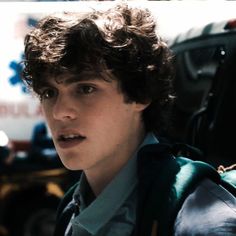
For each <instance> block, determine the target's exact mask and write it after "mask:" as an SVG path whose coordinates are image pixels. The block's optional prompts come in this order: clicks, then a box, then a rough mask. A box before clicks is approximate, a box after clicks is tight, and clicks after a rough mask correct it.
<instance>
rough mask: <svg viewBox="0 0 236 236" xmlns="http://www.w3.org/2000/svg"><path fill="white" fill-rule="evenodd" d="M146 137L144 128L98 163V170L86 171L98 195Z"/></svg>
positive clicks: (91, 185)
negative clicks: (110, 155)
mask: <svg viewBox="0 0 236 236" xmlns="http://www.w3.org/2000/svg"><path fill="white" fill-rule="evenodd" d="M144 137H145V131H144V128H142V129H141V131H140V132H139V133H138V134H136V136H133V135H132V137H131V138H128V139H126V142H124V143H123V145H122V146H120V148H119V151H118V152H117V153H114V155H113V156H112V157H108V158H105V159H104V160H103V161H102V162H101V163H100V164H99V165H97V166H96V170H94V169H93V168H92V169H89V170H85V171H84V173H85V175H86V178H87V181H88V183H89V185H90V187H91V189H92V190H93V192H94V194H95V195H96V196H98V195H99V194H100V193H101V192H102V190H103V189H104V188H105V187H106V186H107V185H108V184H109V183H110V181H111V180H112V179H113V178H114V177H115V176H116V175H117V174H118V172H119V171H120V170H121V169H122V167H123V166H125V164H126V163H127V162H128V160H129V159H130V158H132V157H133V155H134V154H135V151H136V150H137V148H138V147H139V145H140V144H141V143H142V141H143V139H144Z"/></svg>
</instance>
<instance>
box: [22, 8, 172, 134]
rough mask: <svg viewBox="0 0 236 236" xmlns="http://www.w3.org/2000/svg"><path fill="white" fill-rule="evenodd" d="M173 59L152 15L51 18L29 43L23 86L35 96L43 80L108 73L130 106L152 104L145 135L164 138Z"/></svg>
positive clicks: (135, 11)
mask: <svg viewBox="0 0 236 236" xmlns="http://www.w3.org/2000/svg"><path fill="white" fill-rule="evenodd" d="M171 59H172V55H171V53H170V50H169V48H168V47H167V45H166V43H165V42H164V41H163V40H162V39H161V37H159V35H158V34H157V33H156V21H155V20H154V18H153V16H152V14H151V12H150V11H149V10H148V9H141V8H131V7H130V6H128V5H127V4H119V5H117V6H115V7H114V8H111V9H109V10H106V11H93V12H90V13H83V14H81V13H63V14H61V15H53V16H48V17H46V18H44V19H42V20H40V21H39V23H38V25H37V26H36V27H35V29H33V30H32V31H31V32H30V33H29V34H28V35H26V37H25V61H24V71H23V75H24V76H23V80H24V81H25V82H26V83H27V84H28V85H29V86H30V87H31V88H33V90H34V91H35V92H36V93H37V91H38V89H39V88H40V85H41V83H42V82H43V80H44V75H45V74H53V75H59V74H61V73H65V72H70V73H74V74H79V73H80V72H82V71H84V70H93V71H94V70H97V71H98V72H99V70H101V69H102V68H107V69H109V70H110V71H111V72H112V74H113V75H114V76H115V78H116V79H117V80H118V81H119V84H120V86H121V89H122V92H123V93H124V95H125V97H126V98H127V102H129V101H136V102H139V103H145V102H147V101H151V104H150V105H149V106H148V107H147V108H146V109H145V110H144V112H143V120H144V123H145V127H146V129H147V131H151V130H152V131H156V132H158V133H161V132H162V131H163V130H165V129H166V127H167V126H168V124H169V119H168V118H169V117H170V116H169V110H170V107H171V104H172V100H173V99H172V96H171V93H172V78H173V73H172V72H173V70H172V62H171V61H172V60H171Z"/></svg>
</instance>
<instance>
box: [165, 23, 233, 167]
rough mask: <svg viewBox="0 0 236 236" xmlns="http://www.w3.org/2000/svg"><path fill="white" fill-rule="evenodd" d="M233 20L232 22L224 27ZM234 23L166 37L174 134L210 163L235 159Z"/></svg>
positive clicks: (231, 162) (215, 24)
mask: <svg viewBox="0 0 236 236" xmlns="http://www.w3.org/2000/svg"><path fill="white" fill-rule="evenodd" d="M229 22H231V24H230V25H231V26H232V27H228V25H229ZM232 22H236V21H233V20H230V21H222V22H218V23H211V24H208V25H206V26H204V27H202V28H199V29H196V28H195V29H191V30H189V31H188V32H186V33H182V34H180V35H178V36H177V37H176V38H175V39H173V40H172V41H170V42H169V45H170V47H171V49H172V50H173V52H174V54H175V65H176V80H175V89H176V95H177V100H176V101H177V102H176V107H175V113H176V118H175V124H176V125H175V132H174V134H173V139H174V140H178V141H182V142H187V143H188V144H190V145H194V146H195V147H198V148H199V149H201V150H202V151H203V153H204V155H203V160H204V161H208V162H210V163H211V164H213V165H214V166H218V165H220V164H223V165H226V166H227V165H231V164H234V163H235V148H234V145H235V144H234V138H233V137H234V135H235V133H236V115H235V114H236V112H235V110H236V81H235V77H236V66H235V61H236V44H235V42H236V27H235V25H236V24H232Z"/></svg>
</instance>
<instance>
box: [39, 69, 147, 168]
mask: <svg viewBox="0 0 236 236" xmlns="http://www.w3.org/2000/svg"><path fill="white" fill-rule="evenodd" d="M57 79H58V78H57ZM59 79H61V80H63V81H65V82H63V83H57V82H56V80H55V78H49V79H48V80H47V83H46V84H45V86H43V88H42V89H41V90H40V97H41V104H42V109H43V112H44V114H45V118H46V120H47V123H48V125H49V128H50V130H51V133H52V137H53V141H54V143H55V147H56V149H57V152H58V154H59V156H60V158H61V161H62V163H63V164H64V165H65V166H66V167H67V168H68V169H71V170H79V169H82V170H89V169H96V168H101V167H102V166H103V167H104V168H109V166H112V165H115V163H118V162H119V161H122V160H124V158H128V156H129V155H131V154H132V152H133V151H134V149H135V148H136V147H137V145H138V144H139V142H140V140H138V139H140V137H141V134H143V130H144V128H143V122H142V119H141V114H142V111H143V109H144V108H145V107H146V106H145V105H143V104H138V103H135V102H129V103H127V102H125V99H124V96H123V94H122V92H121V91H120V89H119V86H118V82H117V80H114V79H113V80H110V81H105V80H104V79H103V78H101V77H98V76H96V75H94V74H92V73H90V74H89V73H86V74H84V75H81V77H80V79H79V81H78V80H76V78H72V77H70V76H67V75H62V76H61V77H60V78H59ZM57 81H58V80H57Z"/></svg>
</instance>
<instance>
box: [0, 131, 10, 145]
mask: <svg viewBox="0 0 236 236" xmlns="http://www.w3.org/2000/svg"><path fill="white" fill-rule="evenodd" d="M8 142H9V138H8V137H7V135H6V134H5V132H4V131H2V130H0V147H5V146H7V144H8Z"/></svg>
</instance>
